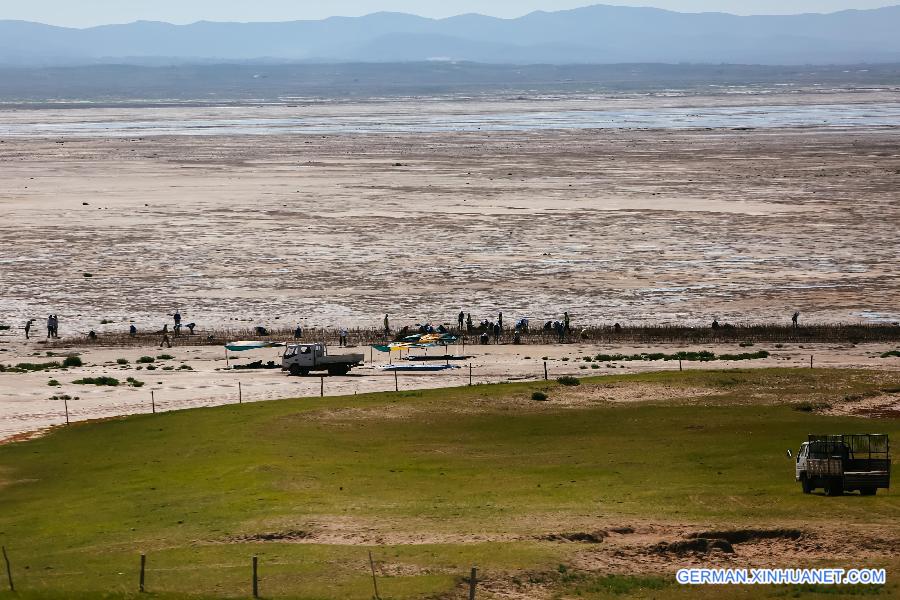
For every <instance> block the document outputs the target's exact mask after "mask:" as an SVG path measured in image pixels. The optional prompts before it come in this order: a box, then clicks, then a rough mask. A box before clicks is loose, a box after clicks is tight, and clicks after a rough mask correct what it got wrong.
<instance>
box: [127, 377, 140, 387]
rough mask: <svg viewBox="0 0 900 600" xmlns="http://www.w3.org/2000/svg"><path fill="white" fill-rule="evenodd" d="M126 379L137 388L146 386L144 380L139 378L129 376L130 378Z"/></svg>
mask: <svg viewBox="0 0 900 600" xmlns="http://www.w3.org/2000/svg"><path fill="white" fill-rule="evenodd" d="M125 381H127V382H128V385H130V386H131V387H136V388H137V387H143V386H144V382H143V381H138V380H137V379H135V378H134V377H129V378H128V379H126V380H125Z"/></svg>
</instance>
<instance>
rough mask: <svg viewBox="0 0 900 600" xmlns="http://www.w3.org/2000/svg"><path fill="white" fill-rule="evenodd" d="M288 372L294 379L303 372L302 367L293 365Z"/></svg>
mask: <svg viewBox="0 0 900 600" xmlns="http://www.w3.org/2000/svg"><path fill="white" fill-rule="evenodd" d="M288 372H289V373H290V374H291V375H293V376H294V377H297V376H299V375H300V372H301V370H300V365H291V367H290V368H289V369H288Z"/></svg>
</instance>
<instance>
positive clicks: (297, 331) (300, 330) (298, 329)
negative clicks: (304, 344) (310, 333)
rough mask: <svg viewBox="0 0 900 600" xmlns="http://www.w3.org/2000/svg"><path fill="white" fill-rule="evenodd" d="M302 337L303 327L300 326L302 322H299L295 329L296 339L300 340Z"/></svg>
mask: <svg viewBox="0 0 900 600" xmlns="http://www.w3.org/2000/svg"><path fill="white" fill-rule="evenodd" d="M301 338H303V328H302V327H300V324H299V323H298V324H297V328H296V329H294V339H295V340H299V339H301Z"/></svg>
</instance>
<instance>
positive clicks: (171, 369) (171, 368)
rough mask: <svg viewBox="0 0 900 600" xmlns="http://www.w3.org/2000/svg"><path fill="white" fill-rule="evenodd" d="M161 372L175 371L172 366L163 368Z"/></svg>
mask: <svg viewBox="0 0 900 600" xmlns="http://www.w3.org/2000/svg"><path fill="white" fill-rule="evenodd" d="M162 370H163V371H174V370H175V367H172V366H168V367H163V368H162Z"/></svg>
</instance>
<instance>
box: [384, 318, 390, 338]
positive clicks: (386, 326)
mask: <svg viewBox="0 0 900 600" xmlns="http://www.w3.org/2000/svg"><path fill="white" fill-rule="evenodd" d="M384 335H391V322H390V321H388V316H387V315H384Z"/></svg>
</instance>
